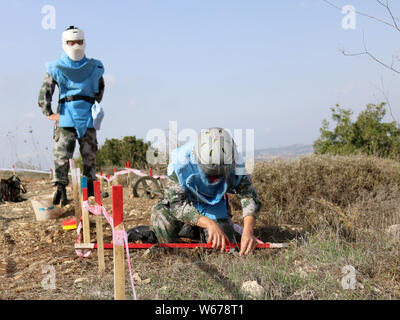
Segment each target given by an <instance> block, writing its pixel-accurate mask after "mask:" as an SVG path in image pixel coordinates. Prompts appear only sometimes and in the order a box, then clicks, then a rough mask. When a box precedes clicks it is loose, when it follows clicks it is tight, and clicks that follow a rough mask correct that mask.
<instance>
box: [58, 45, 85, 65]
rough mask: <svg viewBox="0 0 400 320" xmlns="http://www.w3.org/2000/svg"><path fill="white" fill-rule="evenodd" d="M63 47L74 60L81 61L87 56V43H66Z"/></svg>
mask: <svg viewBox="0 0 400 320" xmlns="http://www.w3.org/2000/svg"><path fill="white" fill-rule="evenodd" d="M63 49H64V52H65V53H66V54H67V56H68V57H69V58H70V59H71V60H72V61H80V60H82V59H83V57H84V56H85V43H84V44H82V45H79V44H77V43H75V44H74V45H73V46H69V45H67V44H64V45H63Z"/></svg>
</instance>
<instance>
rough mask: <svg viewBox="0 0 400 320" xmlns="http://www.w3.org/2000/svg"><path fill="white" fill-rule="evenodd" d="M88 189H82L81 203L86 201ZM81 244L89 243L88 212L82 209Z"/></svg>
mask: <svg viewBox="0 0 400 320" xmlns="http://www.w3.org/2000/svg"><path fill="white" fill-rule="evenodd" d="M88 199H89V197H88V188H82V201H88ZM82 224H83V242H84V243H90V221H89V211H88V210H87V209H84V208H82Z"/></svg>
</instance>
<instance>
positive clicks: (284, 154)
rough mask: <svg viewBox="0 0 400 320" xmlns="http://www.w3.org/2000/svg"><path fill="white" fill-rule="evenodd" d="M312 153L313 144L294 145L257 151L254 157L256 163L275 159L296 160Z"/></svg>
mask: <svg viewBox="0 0 400 320" xmlns="http://www.w3.org/2000/svg"><path fill="white" fill-rule="evenodd" d="M311 153H313V146H312V145H311V144H294V145H291V146H285V147H278V148H267V149H260V150H256V151H255V154H254V157H255V160H256V161H262V160H268V159H274V158H296V157H300V156H305V155H309V154H311Z"/></svg>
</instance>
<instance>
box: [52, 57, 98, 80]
mask: <svg viewBox="0 0 400 320" xmlns="http://www.w3.org/2000/svg"><path fill="white" fill-rule="evenodd" d="M56 67H57V68H58V70H60V71H61V72H62V73H63V74H64V75H65V76H66V77H67V78H68V79H71V80H72V81H73V82H82V81H84V80H86V79H87V78H89V77H90V75H91V74H92V73H93V70H94V68H95V67H96V62H95V60H94V59H88V58H86V56H84V57H83V59H82V60H79V61H72V60H71V59H70V58H69V57H68V56H67V55H66V54H65V53H63V54H62V55H61V58H60V59H58V60H57V64H56Z"/></svg>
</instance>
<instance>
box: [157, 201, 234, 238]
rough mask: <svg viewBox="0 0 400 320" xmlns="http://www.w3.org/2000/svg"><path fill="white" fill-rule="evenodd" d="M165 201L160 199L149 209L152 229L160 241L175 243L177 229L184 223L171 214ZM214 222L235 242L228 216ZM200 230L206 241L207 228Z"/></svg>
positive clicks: (177, 235)
mask: <svg viewBox="0 0 400 320" xmlns="http://www.w3.org/2000/svg"><path fill="white" fill-rule="evenodd" d="M166 202H167V201H165V200H163V201H160V202H159V203H158V204H156V205H155V206H154V207H153V208H152V209H151V216H150V220H151V224H152V228H153V231H154V233H155V234H156V236H157V239H158V241H159V242H160V243H176V242H179V231H180V230H181V229H182V228H183V226H184V225H185V224H184V223H183V222H182V221H179V220H178V219H176V218H175V217H174V216H173V215H171V213H170V210H169V205H168V203H166ZM215 222H217V223H218V225H219V226H220V228H221V229H222V231H224V233H225V234H226V235H227V237H228V239H229V241H230V242H231V243H237V241H236V238H235V230H234V229H233V222H232V219H231V218H230V217H229V218H227V219H219V220H216V221H215ZM200 229H201V228H200ZM202 232H203V234H204V237H205V238H204V239H205V241H206V242H208V232H207V229H202Z"/></svg>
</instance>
